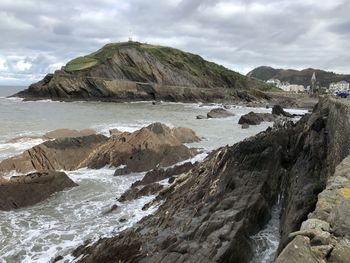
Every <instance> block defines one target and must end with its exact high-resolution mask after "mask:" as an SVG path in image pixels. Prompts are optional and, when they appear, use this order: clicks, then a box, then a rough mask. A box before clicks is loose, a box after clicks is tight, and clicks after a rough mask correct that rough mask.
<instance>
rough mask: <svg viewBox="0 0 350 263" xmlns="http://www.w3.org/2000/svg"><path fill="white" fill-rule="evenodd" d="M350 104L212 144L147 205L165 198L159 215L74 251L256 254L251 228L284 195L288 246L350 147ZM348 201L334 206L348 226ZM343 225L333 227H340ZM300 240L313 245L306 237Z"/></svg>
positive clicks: (83, 254) (325, 104) (86, 257)
mask: <svg viewBox="0 0 350 263" xmlns="http://www.w3.org/2000/svg"><path fill="white" fill-rule="evenodd" d="M349 109H350V107H349V106H348V105H347V104H346V103H343V102H339V101H336V100H332V99H322V100H321V101H320V103H319V104H318V106H317V107H316V108H315V109H314V112H313V113H312V115H308V116H304V117H303V118H302V119H301V120H300V121H299V122H298V124H296V125H289V126H288V127H285V128H280V129H273V130H272V129H268V130H267V131H266V132H262V133H260V134H258V135H256V136H255V137H252V138H249V139H246V140H244V141H242V142H240V143H238V144H235V145H233V146H230V147H228V146H227V147H223V148H220V149H218V150H216V151H214V152H212V153H211V154H210V155H209V156H208V157H207V158H206V159H205V160H204V161H203V162H202V163H199V164H197V165H196V166H195V167H194V168H192V170H191V171H189V172H187V173H185V174H183V175H181V176H180V177H178V178H177V179H176V180H175V181H174V182H173V183H172V184H171V185H170V186H169V187H168V188H166V189H164V190H161V191H160V193H159V194H158V196H157V197H156V199H155V200H154V201H152V202H151V203H150V204H148V205H146V206H145V209H147V208H148V207H150V206H151V205H153V204H157V203H159V202H160V203H161V205H160V207H159V208H158V210H157V211H156V212H155V213H154V214H153V215H151V216H148V217H146V218H145V219H143V220H141V221H140V222H139V223H137V224H136V225H135V226H134V227H132V228H130V229H127V230H125V231H123V232H122V233H120V234H119V235H118V236H116V237H112V238H103V239H100V240H99V241H97V242H96V243H94V244H87V245H85V246H82V247H79V248H78V249H77V250H76V251H75V252H74V256H76V257H79V262H116V261H123V262H249V260H250V259H251V258H252V256H253V250H252V247H251V242H250V239H249V236H250V235H252V234H255V233H257V231H259V230H260V229H261V228H262V227H263V226H264V224H265V223H266V222H267V221H268V220H269V217H270V212H271V207H272V205H273V204H274V203H275V202H276V199H277V197H278V196H281V197H282V198H281V201H282V212H281V224H280V232H281V243H280V250H279V251H282V250H283V248H284V247H285V246H286V245H288V243H289V242H290V234H291V233H293V232H295V231H298V230H299V229H300V226H301V224H302V222H303V221H304V220H305V219H306V217H307V215H308V214H309V213H310V212H312V211H313V210H314V208H315V205H316V202H317V195H318V194H319V193H320V192H322V191H323V189H324V188H325V187H326V183H327V180H328V178H330V176H331V175H332V174H333V173H334V170H335V167H336V166H337V165H338V164H339V163H340V162H341V160H342V159H343V158H345V157H346V156H348V155H349V149H350V137H349V136H348V132H347V130H348V129H349V127H350V118H349V116H350V110H349ZM336 182H337V184H339V183H340V182H339V180H336ZM341 182H343V183H345V185H346V186H345V188H344V187H343V186H341V187H340V188H338V190H336V192H335V193H338V194H340V195H343V197H344V198H347V196H348V189H347V187H348V186H347V183H346V182H347V181H346V180H343V179H342V180H341ZM321 196H322V194H321ZM320 200H321V201H322V198H321V199H320ZM329 200H332V199H329ZM344 200H345V199H344ZM329 202H331V201H329ZM321 204H326V206H327V207H328V204H327V203H325V202H322V203H321ZM321 204H320V205H321ZM340 204H343V205H340V206H335V207H334V210H333V211H334V215H337V217H338V218H337V220H338V221H339V224H338V226H339V228H338V229H339V231H340V232H342V231H347V229H348V225H347V222H346V221H344V220H346V215H347V214H346V213H345V214H344V213H342V214H339V208H342V209H345V208H346V209H347V207H346V206H347V204H348V203H346V202H340ZM326 211H328V210H326ZM347 211H348V210H347ZM315 213H316V214H318V212H317V210H316V212H315ZM331 214H332V213H331ZM332 218H333V217H331V218H329V217H328V218H327V220H334V219H332ZM321 220H325V218H321ZM327 220H325V221H327ZM327 222H334V221H327ZM308 225H312V224H308ZM325 225H326V224H325ZM336 229H337V228H336ZM336 229H335V230H334V231H333V233H332V234H334V235H336V234H337V233H338V234H339V231H338V232H337V230H336ZM322 231H324V230H322ZM307 238H309V239H310V236H308V237H307ZM296 241H297V242H298V244H300V245H301V246H305V249H306V250H308V249H312V247H311V248H308V247H307V242H308V240H306V239H305V238H303V240H301V239H300V238H299V237H298V238H297V239H296ZM311 242H312V240H311ZM317 242H323V241H322V238H318V240H317ZM317 242H316V244H318V243H317ZM347 242H348V241H347ZM341 244H343V243H341ZM342 246H343V245H342ZM288 247H290V245H288V246H287V247H286V249H288ZM292 248H293V247H292ZM343 248H344V246H343V247H339V246H338V247H337V246H334V250H335V252H334V253H335V254H334V257H335V256H337V257H342V258H343V260H344V257H343V256H339V255H345V254H344V253H345V252H344V249H343ZM327 249H328V247H322V248H320V253H325V254H327V253H328V252H329V250H327ZM243 251H244V253H242V252H243ZM327 251H328V252H327ZM342 253H343V254H342ZM281 255H283V254H281ZM330 255H332V254H330ZM291 262H292V261H291ZM310 262H314V261H310ZM330 262H331V261H330ZM336 262H341V261H336Z"/></svg>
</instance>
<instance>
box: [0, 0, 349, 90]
mask: <svg viewBox="0 0 350 263" xmlns="http://www.w3.org/2000/svg"><path fill="white" fill-rule="evenodd" d="M0 35H1V40H0V84H11V85H16V84H29V83H31V82H33V81H35V80H37V79H38V78H40V77H42V76H43V75H44V74H46V73H48V72H52V71H54V70H55V69H57V68H60V67H61V66H62V65H64V64H66V62H67V61H69V60H70V59H72V58H74V57H76V56H79V55H84V54H88V53H91V52H93V51H95V50H96V49H98V48H100V47H101V46H103V45H104V44H106V43H109V42H120V41H127V39H128V37H129V36H132V37H133V39H134V40H137V41H140V42H148V43H152V44H161V45H166V46H171V47H176V48H180V49H182V50H185V51H189V52H193V53H197V54H199V55H201V56H202V57H204V58H205V59H208V60H211V61H214V62H216V63H219V64H222V65H224V66H226V67H228V68H231V69H233V70H236V71H238V72H241V73H244V74H245V73H247V72H248V71H249V70H251V69H253V68H254V67H257V66H260V65H269V66H273V67H281V68H297V69H302V68H308V67H314V68H321V69H326V70H332V71H336V72H343V73H350V68H349V65H350V63H349V62H350V51H349V48H350V0H329V1H328V0H327V1H326V0H324V1H321V0H231V1H209V0H203V1H199V0H162V1H154V0H98V1H97V0H60V1H50V0H0Z"/></svg>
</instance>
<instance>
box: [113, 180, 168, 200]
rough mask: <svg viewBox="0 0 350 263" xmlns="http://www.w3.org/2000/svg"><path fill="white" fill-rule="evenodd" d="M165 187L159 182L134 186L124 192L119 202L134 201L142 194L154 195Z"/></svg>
mask: <svg viewBox="0 0 350 263" xmlns="http://www.w3.org/2000/svg"><path fill="white" fill-rule="evenodd" d="M162 189H163V186H162V185H160V184H158V183H151V184H148V185H145V186H138V187H132V188H130V189H128V190H127V191H126V192H125V193H123V194H122V195H121V196H120V198H119V199H118V201H119V202H125V201H132V200H135V199H138V198H140V197H142V196H148V195H154V194H156V193H158V192H159V191H160V190H162Z"/></svg>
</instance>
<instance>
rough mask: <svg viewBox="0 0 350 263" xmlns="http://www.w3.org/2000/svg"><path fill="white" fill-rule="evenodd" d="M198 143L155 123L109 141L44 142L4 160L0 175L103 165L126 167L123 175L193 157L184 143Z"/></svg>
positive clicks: (182, 131) (184, 130) (100, 137)
mask: <svg viewBox="0 0 350 263" xmlns="http://www.w3.org/2000/svg"><path fill="white" fill-rule="evenodd" d="M198 140H200V139H199V137H198V136H197V135H196V134H195V133H194V132H193V131H192V130H191V129H187V128H181V127H180V128H173V129H171V128H169V127H167V126H165V125H164V124H161V123H154V124H151V125H149V126H148V127H145V128H142V129H140V130H138V131H136V132H134V133H122V134H120V135H118V136H112V137H110V138H108V137H106V136H103V135H90V136H84V137H77V138H61V139H56V140H53V141H47V142H44V143H42V144H39V145H37V146H34V147H33V148H31V149H29V150H27V151H25V152H24V153H23V154H20V155H18V156H15V157H12V158H9V159H6V160H3V161H2V162H1V163H0V173H1V172H2V173H6V172H9V171H11V170H16V171H17V172H29V171H33V170H60V169H63V170H75V169H78V168H81V167H89V168H101V167H103V166H105V165H113V166H116V167H118V166H120V165H126V168H125V169H127V170H125V169H124V170H121V171H122V172H124V173H125V171H127V172H128V173H130V172H141V171H148V170H150V169H153V168H155V167H158V166H160V167H167V166H170V165H173V164H175V163H178V162H181V161H184V160H186V159H189V158H191V157H193V156H194V155H195V153H196V150H195V149H189V148H188V147H186V146H185V145H183V143H191V142H196V141H198Z"/></svg>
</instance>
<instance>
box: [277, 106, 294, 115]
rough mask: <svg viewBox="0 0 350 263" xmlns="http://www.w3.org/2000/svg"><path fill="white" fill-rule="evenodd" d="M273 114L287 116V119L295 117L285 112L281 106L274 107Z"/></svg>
mask: <svg viewBox="0 0 350 263" xmlns="http://www.w3.org/2000/svg"><path fill="white" fill-rule="evenodd" d="M272 114H274V115H277V116H281V115H282V116H285V117H288V118H292V117H293V115H292V114H290V113H288V112H286V111H284V110H283V108H282V107H281V106H280V105H274V106H273V107H272Z"/></svg>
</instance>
